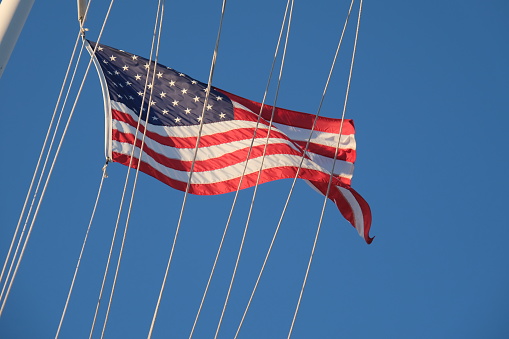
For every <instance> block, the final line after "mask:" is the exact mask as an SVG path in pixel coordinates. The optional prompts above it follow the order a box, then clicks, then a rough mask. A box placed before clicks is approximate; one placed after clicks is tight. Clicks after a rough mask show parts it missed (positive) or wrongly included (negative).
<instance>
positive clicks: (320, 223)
mask: <svg viewBox="0 0 509 339" xmlns="http://www.w3.org/2000/svg"><path fill="white" fill-rule="evenodd" d="M361 14H362V0H360V2H359V14H358V16H357V27H356V29H355V40H354V45H353V51H352V59H351V62H350V71H349V74H348V83H347V87H346V94H345V100H344V103H343V112H342V114H341V124H340V127H339V133H338V134H339V138H338V143H337V145H336V151H335V153H334V162H333V165H332V170H331V174H330V177H329V183H328V185H327V192H326V194H325V198H324V201H323V206H322V211H321V213H320V220H319V222H318V227H317V230H316V234H315V239H314V241H313V248H312V250H311V254H310V256H309V261H308V265H307V268H306V274H305V275H304V281H303V282H302V287H301V290H300V294H299V300H298V302H297V306H296V307H295V312H294V314H293V319H292V324H291V326H290V330H289V332H288V337H287V338H288V339H289V338H290V337H291V335H292V332H293V327H294V324H295V319H296V318H297V313H298V312H299V308H300V303H301V300H302V295H303V294H304V288H305V287H306V283H307V279H308V276H309V271H310V268H311V263H312V261H313V256H314V253H315V249H316V244H317V242H318V236H319V234H320V229H321V226H322V221H323V216H324V214H325V207H326V205H327V200H328V196H329V192H330V189H331V186H332V177H333V175H334V167H335V165H336V159H337V155H338V150H339V146H340V142H341V135H342V133H343V122H344V119H345V113H346V106H347V103H348V96H349V93H350V84H351V80H352V73H353V66H354V62H355V53H356V51H357V40H358V37H359V26H360V23H361Z"/></svg>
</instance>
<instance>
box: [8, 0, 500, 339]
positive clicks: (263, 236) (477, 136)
mask: <svg viewBox="0 0 509 339" xmlns="http://www.w3.org/2000/svg"><path fill="white" fill-rule="evenodd" d="M137 4H138V5H139V3H137ZM137 4H135V3H132V4H126V3H121V2H118V3H116V4H114V6H113V9H112V14H111V18H110V20H109V21H108V24H107V25H106V30H105V33H104V35H103V38H102V40H101V41H102V43H104V44H107V45H111V46H113V47H116V48H119V49H123V50H126V51H129V52H132V53H136V54H140V55H143V56H148V53H149V48H150V39H151V34H152V30H153V22H154V17H155V10H156V4H155V3H151V4H144V7H143V8H137V7H135V5H137ZM74 6H75V4H74V3H73V2H71V3H65V4H57V3H56V2H43V1H39V2H36V3H35V5H34V7H33V10H32V12H31V14H30V16H29V18H28V21H27V23H26V25H25V28H24V30H23V32H22V34H21V36H20V39H19V41H18V44H17V46H16V49H15V50H14V52H13V54H12V56H11V60H10V62H9V64H8V65H7V68H6V70H5V72H4V74H3V76H2V78H0V101H1V109H0V111H1V113H2V118H3V126H4V127H3V129H2V131H3V132H2V133H1V134H0V135H1V137H0V138H1V139H0V145H1V146H0V147H1V151H2V154H3V159H4V160H3V162H2V163H3V166H1V168H0V178H1V179H0V180H1V186H2V189H1V190H0V199H1V204H0V206H1V207H0V211H1V213H0V225H1V226H0V258H2V261H3V259H4V258H5V256H6V254H7V250H8V247H9V243H10V240H11V237H12V235H13V233H14V229H15V226H16V223H17V220H18V217H19V212H20V211H21V208H22V205H23V201H24V198H25V194H26V191H27V188H28V185H29V183H30V179H31V176H32V173H33V169H34V167H35V164H36V161H37V157H38V154H39V150H40V148H41V145H42V142H43V140H44V136H45V133H46V129H47V126H48V123H49V121H50V117H51V114H52V112H53V108H54V104H55V102H56V98H57V95H58V91H59V89H60V85H61V81H62V79H63V75H64V73H65V69H66V67H67V62H68V60H69V57H70V54H71V51H72V47H73V44H74V41H75V38H76V36H77V33H78V23H77V20H76V10H75V7H74ZM220 6H221V3H220V2H219V1H214V2H212V1H196V2H190V1H189V2H181V3H176V2H172V1H168V2H167V3H166V13H165V22H164V28H163V39H162V47H161V51H160V57H159V58H160V59H159V60H160V62H161V63H163V64H165V65H167V66H170V67H173V68H175V69H177V70H180V71H183V72H186V73H187V74H189V75H191V76H193V77H195V78H197V79H200V80H202V81H206V80H207V76H208V69H209V67H210V60H211V55H212V50H213V47H214V42H215V36H216V31H217V26H218V20H219V13H220ZM284 6H285V2H282V1H279V2H274V1H268V0H261V1H257V2H251V3H249V4H247V3H245V2H235V1H231V2H229V3H228V5H227V11H226V17H225V22H224V27H223V35H222V40H221V45H220V49H219V57H218V62H217V68H216V73H215V76H214V81H213V83H214V85H215V86H217V87H219V88H222V89H224V90H226V91H230V92H233V93H235V94H238V95H241V96H244V97H247V98H250V99H252V100H258V101H261V99H262V96H263V91H264V88H265V84H266V81H267V76H268V72H269V69H270V64H271V62H272V56H273V53H274V47H275V43H276V39H277V35H278V31H279V25H280V23H281V20H282V16H283V11H284ZM347 7H348V3H347V2H346V1H330V0H329V1H313V2H311V1H308V2H296V4H295V11H294V21H293V23H292V31H291V35H290V41H289V47H288V55H287V60H286V64H285V70H284V75H283V79H282V83H281V92H280V95H279V99H278V103H277V104H278V106H281V107H285V108H289V109H293V110H298V111H304V112H310V113H314V112H315V111H316V109H317V107H318V103H319V100H320V96H321V93H322V91H323V86H324V83H325V79H326V76H327V73H328V69H329V66H330V63H331V60H332V56H333V53H334V50H335V48H336V43H337V40H338V38H339V34H340V31H341V27H342V25H343V20H344V17H345V15H346V10H347ZM105 10H106V5H105V4H99V3H94V2H92V9H91V13H90V19H89V21H88V22H87V24H86V27H88V28H89V31H88V33H87V37H88V38H89V39H91V40H96V39H97V35H98V32H99V29H100V24H101V22H102V18H103V17H104V13H105ZM508 13H509V5H508V4H507V3H506V2H505V1H500V0H497V1H495V0H489V1H475V0H467V1H458V0H453V1H448V2H443V1H421V2H409V1H401V0H399V1H398V0H393V1H383V2H381V1H365V2H364V8H363V14H362V22H361V28H360V37H359V43H358V51H357V57H356V63H355V68H354V74H353V81H352V88H351V92H350V99H349V103H348V109H347V118H352V119H354V120H355V124H356V130H357V134H356V137H357V162H356V169H355V174H354V179H353V187H354V188H355V189H356V190H357V191H359V192H360V193H361V194H362V195H363V196H364V197H365V199H366V200H367V201H368V202H369V203H370V205H371V208H372V211H373V226H372V231H371V235H374V236H376V238H375V240H374V241H373V243H372V244H371V245H366V244H365V243H364V241H363V240H362V238H360V237H359V236H358V235H357V234H356V232H355V230H354V229H352V227H351V226H350V225H349V224H347V222H346V221H345V220H343V218H342V217H341V215H340V214H339V212H338V211H337V210H336V208H335V206H333V205H332V204H329V205H328V207H327V209H326V212H325V218H324V223H323V226H322V230H321V233H320V237H319V240H318V245H317V249H316V253H315V257H314V261H313V265H312V267H311V272H310V276H309V280H308V284H307V286H306V290H305V293H304V296H303V300H302V304H301V308H300V311H299V314H298V317H297V320H296V323H295V328H294V331H293V335H292V338H480V337H482V338H494V339H495V338H507V337H509V323H507V314H509V290H508V288H507V286H509V268H508V265H507V264H506V259H507V258H508V251H507V246H506V240H505V233H506V228H507V226H509V223H508V221H507V216H506V214H507V212H506V205H507V203H508V199H507V194H506V192H507V190H508V189H509V179H508V177H507V173H508V170H509V166H508V165H509V161H508V160H507V155H508V153H507V149H506V147H507V140H506V135H507V132H506V129H507V127H506V126H507V125H508V123H509V118H508V113H509V112H508V108H507V107H508V104H509V95H508V94H509V92H508V90H509V66H508V64H507V60H508V56H509V47H508V44H507V35H508V33H509V23H508V22H507V14H508ZM353 24H354V21H352V23H351V26H350V27H349V31H348V38H347V40H346V42H345V43H346V44H348V45H349V46H351V42H352V37H353V32H354V29H353V28H354V25H353ZM349 57H350V49H349V48H346V49H345V50H344V51H343V53H342V54H341V55H340V60H339V66H338V68H337V71H336V72H335V77H334V79H333V81H332V84H331V87H330V89H329V92H328V96H327V98H326V101H325V104H324V107H323V109H322V114H323V115H325V116H329V117H339V116H340V113H341V109H342V105H343V98H344V93H345V83H346V74H347V70H348V63H349ZM84 60H85V62H84V64H83V65H86V62H88V56H84ZM81 70H83V68H81ZM273 92H274V91H272V94H271V95H272V97H271V98H273ZM67 112H68V110H67ZM103 114H104V113H103V107H102V96H101V92H100V85H99V80H98V78H97V75H96V73H95V70H92V72H91V73H90V74H89V76H88V79H87V81H86V83H85V87H84V91H83V93H82V96H81V98H80V101H79V102H78V105H77V109H76V113H75V116H74V118H73V120H72V122H71V125H70V128H69V132H68V135H67V137H66V140H65V143H64V145H63V147H62V150H61V154H60V157H59V160H58V163H57V165H56V167H55V170H54V173H53V177H52V179H51V182H50V185H49V188H48V190H47V193H46V197H45V200H44V203H43V204H42V207H41V210H40V213H39V216H38V219H37V221H36V223H35V226H34V230H33V232H32V236H31V239H30V242H29V244H28V247H27V250H26V252H25V256H24V259H23V262H22V263H21V266H20V269H19V273H18V275H17V277H16V281H15V283H14V286H13V289H12V292H11V295H10V298H9V300H8V302H7V305H6V308H5V311H4V314H3V315H2V318H0V337H1V338H6V339H10V338H20V339H25V338H49V337H54V335H55V332H56V328H57V326H58V321H59V318H60V315H61V312H62V308H63V305H64V303H65V298H66V295H67V290H68V288H69V285H70V281H71V279H72V274H73V271H74V267H75V265H76V261H77V258H78V255H79V251H80V247H81V243H82V241H83V237H84V235H85V232H86V227H87V223H88V218H89V216H90V213H91V210H92V207H93V202H94V199H95V195H96V193H97V189H98V186H99V180H100V176H101V167H102V166H103V163H104V155H103V134H104V126H103V124H104V118H103V116H104V115H103ZM125 172H126V168H125V167H124V166H121V165H119V164H114V163H113V164H110V166H109V167H108V174H109V178H108V179H106V181H105V187H104V190H103V193H102V197H101V202H100V205H99V208H98V211H97V215H96V219H95V222H94V224H93V227H92V230H91V233H90V237H89V243H88V245H87V248H86V250H85V254H84V258H83V261H82V266H81V270H80V273H79V275H78V279H77V282H76V286H75V291H74V294H73V297H72V299H71V302H70V306H69V310H68V313H67V316H66V320H65V322H64V324H63V328H62V332H61V338H87V337H88V333H89V330H90V326H91V322H92V317H93V314H94V309H95V305H96V302H97V297H98V292H99V288H100V283H101V277H102V274H103V270H104V265H105V262H106V258H107V255H108V249H109V244H110V241H111V236H112V232H113V227H114V224H115V218H116V214H117V210H118V205H119V201H120V194H121V189H122V185H123V182H124V177H125ZM290 185H291V181H290V180H281V181H278V182H272V183H267V184H263V185H262V186H260V189H259V193H258V196H257V200H256V202H255V210H254V215H253V219H252V222H251V225H250V228H249V230H248V234H247V240H246V244H245V252H244V254H243V256H242V258H241V262H240V267H239V271H238V276H237V278H236V282H235V285H234V287H233V290H232V295H231V300H230V303H229V304H228V308H227V311H226V314H225V318H224V322H223V325H222V327H221V332H220V336H219V337H220V338H230V337H232V336H233V334H234V333H235V330H236V328H237V325H238V323H239V320H240V317H241V314H242V311H243V309H244V306H245V304H246V302H247V298H248V296H249V293H250V291H251V288H252V286H253V284H254V281H255V279H256V275H257V274H258V270H259V267H260V265H261V263H262V260H263V257H264V255H265V251H266V249H267V247H268V244H269V242H270V238H271V236H272V233H273V231H274V228H275V226H276V224H277V220H278V218H279V215H280V213H281V210H282V207H283V204H284V201H285V199H286V196H287V194H288V190H289V188H290ZM251 194H252V190H245V191H243V192H242V194H241V195H240V198H239V199H240V202H239V204H238V206H237V208H236V210H235V214H234V217H233V223H232V226H231V230H230V231H229V233H228V236H227V239H226V243H225V248H224V252H223V254H222V256H221V258H220V262H219V265H218V269H217V273H216V276H215V278H214V280H213V282H212V285H211V290H210V292H209V295H208V297H207V299H206V302H205V306H204V308H203V311H202V314H201V317H200V321H199V322H198V326H197V329H196V332H195V338H211V337H213V334H214V332H215V328H216V326H217V322H218V319H219V315H220V312H221V307H222V304H223V301H224V297H225V294H226V290H227V288H228V282H229V279H230V275H231V272H232V269H233V265H234V261H235V256H236V252H237V248H238V246H239V242H240V238H241V235H242V229H243V226H244V223H245V220H246V215H247V210H248V206H249V202H250V200H251ZM182 197H183V193H182V192H179V191H176V190H173V189H171V188H169V187H167V186H165V185H164V184H161V183H159V182H157V181H156V180H155V179H153V178H151V177H148V176H146V175H141V176H140V181H139V185H138V188H137V191H136V198H135V205H134V208H133V213H132V219H131V223H130V226H129V231H128V234H127V240H126V247H125V252H124V258H123V261H122V266H121V269H120V273H119V281H118V285H117V289H116V292H115V296H114V299H113V304H112V309H111V314H110V319H109V322H108V327H107V331H106V337H108V338H141V337H144V336H145V337H146V335H147V333H148V328H149V325H150V320H151V317H152V313H153V310H154V307H155V302H156V299H157V294H158V291H159V287H160V284H161V281H162V276H163V274H164V268H165V265H166V260H167V257H168V255H169V251H170V245H171V240H172V238H173V234H174V230H175V226H176V223H177V219H178V213H179V210H180V206H181V202H182ZM232 199H233V194H226V195H221V196H211V197H198V196H191V197H189V200H188V203H187V205H186V212H185V214H184V218H183V222H182V229H181V233H180V236H179V240H178V242H177V248H176V252H175V257H174V262H173V263H172V269H171V271H170V277H169V282H168V284H167V286H166V291H165V294H164V296H163V301H162V305H161V309H160V313H159V316H158V321H157V323H156V326H155V330H154V336H153V338H163V337H164V338H166V337H173V338H187V336H188V334H189V332H190V330H191V326H192V323H193V320H194V316H195V314H196V311H197V308H198V305H199V301H200V298H201V295H202V292H203V289H204V287H205V283H206V280H207V277H208V274H209V271H210V268H211V265H212V262H213V257H214V255H215V251H216V249H217V246H218V243H219V240H220V238H221V234H222V232H223V228H224V225H225V222H226V218H227V216H228V212H229V208H230V206H231V203H232ZM322 201H323V200H322V198H321V196H319V195H318V194H316V193H315V192H314V191H313V190H312V189H311V188H309V187H308V186H307V185H306V184H305V183H303V182H300V183H298V185H297V187H296V191H295V193H294V195H293V196H292V200H291V203H290V206H289V210H288V212H287V215H286V217H285V220H284V222H283V225H282V229H281V232H280V234H279V236H278V239H277V240H276V245H275V249H274V252H273V255H272V256H271V259H270V260H269V264H268V267H267V270H266V272H265V273H264V276H263V278H262V282H261V285H260V287H259V290H258V292H257V294H256V296H255V299H254V301H253V304H252V308H251V309H250V311H249V313H248V316H247V318H246V321H245V324H244V327H243V328H242V331H241V332H240V336H239V338H281V337H285V336H286V335H287V333H288V330H289V327H290V323H291V319H292V315H293V311H294V309H295V305H296V303H297V298H298V294H299V291H300V286H301V282H302V279H303V276H304V272H305V268H306V265H307V260H308V257H309V253H310V250H311V246H312V242H313V237H314V234H315V231H316V227H317V223H318V218H319V215H320V209H321V204H322ZM108 282H111V277H110V278H109V280H108ZM104 311H105V309H104V307H103V308H101V311H100V313H99V316H100V317H99V319H103V318H104ZM101 317H102V318H101ZM101 322H102V320H99V325H101ZM99 334H100V333H95V335H96V336H97V337H99V336H98V335H99ZM96 336H94V337H96Z"/></svg>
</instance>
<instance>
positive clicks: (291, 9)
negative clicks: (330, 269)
mask: <svg viewBox="0 0 509 339" xmlns="http://www.w3.org/2000/svg"><path fill="white" fill-rule="evenodd" d="M293 5H294V0H291V1H290V14H289V18H288V26H287V30H286V37H285V42H284V45H283V55H282V57H281V65H280V68H279V76H278V80H277V86H276V91H275V95H274V103H273V106H272V107H273V108H272V113H271V117H270V121H269V126H268V132H267V137H266V139H265V145H264V148H263V153H262V160H261V164H260V169H259V170H258V174H257V178H256V184H255V186H254V191H253V195H252V198H251V204H250V206H249V212H248V215H247V220H246V224H245V226H244V232H243V234H242V240H241V243H240V247H239V250H238V252H237V259H236V261H235V267H234V269H233V273H232V276H231V279H230V284H229V286H228V292H227V294H226V298H225V301H224V304H223V309H222V310H221V317H220V319H219V322H218V324H217V328H216V333H215V335H214V339H216V338H217V336H218V335H219V330H220V328H221V324H222V321H223V317H224V313H225V311H226V307H227V305H228V301H229V298H230V293H231V290H232V287H233V282H234V280H235V277H236V274H237V268H238V265H239V262H240V257H241V255H242V251H243V248H244V242H245V238H246V234H247V230H248V228H249V224H250V221H251V215H252V212H253V207H254V202H255V199H256V194H257V192H258V185H259V182H260V177H261V173H262V171H263V164H264V160H265V155H266V151H267V145H268V143H269V139H270V133H271V131H272V124H273V119H274V113H275V110H276V105H277V100H278V96H279V89H280V87H281V78H282V76H283V69H284V65H285V60H286V50H287V47H288V40H289V37H290V29H291V23H292V15H293ZM260 115H261V111H260Z"/></svg>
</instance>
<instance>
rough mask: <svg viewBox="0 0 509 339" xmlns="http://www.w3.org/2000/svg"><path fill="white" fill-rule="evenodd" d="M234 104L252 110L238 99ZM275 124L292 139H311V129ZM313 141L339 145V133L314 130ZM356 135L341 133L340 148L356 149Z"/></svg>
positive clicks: (321, 143)
mask: <svg viewBox="0 0 509 339" xmlns="http://www.w3.org/2000/svg"><path fill="white" fill-rule="evenodd" d="M232 102H233V106H234V107H235V108H239V109H243V110H245V111H248V112H252V111H251V110H250V109H248V108H247V107H246V106H244V105H242V104H239V103H238V102H236V101H232ZM253 114H254V113H253ZM273 126H274V127H276V128H277V129H278V130H279V131H281V132H283V133H285V134H286V135H287V136H288V137H289V138H290V139H292V140H298V141H307V140H308V139H309V134H310V133H309V132H310V131H311V130H310V129H307V128H300V127H295V126H288V125H283V124H278V123H273ZM311 142H312V143H315V144H320V145H325V146H330V147H334V148H335V147H337V145H338V134H337V133H328V132H320V131H313V134H312V136H311ZM355 147H356V144H355V136H354V135H353V134H343V135H341V143H340V146H339V148H347V149H355Z"/></svg>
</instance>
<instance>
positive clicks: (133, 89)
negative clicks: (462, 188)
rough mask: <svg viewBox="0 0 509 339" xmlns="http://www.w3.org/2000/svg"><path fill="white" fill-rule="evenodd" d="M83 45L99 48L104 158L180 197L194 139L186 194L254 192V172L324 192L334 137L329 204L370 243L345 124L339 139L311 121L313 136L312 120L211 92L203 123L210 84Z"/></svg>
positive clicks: (323, 121)
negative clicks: (178, 192) (251, 189)
mask: <svg viewBox="0 0 509 339" xmlns="http://www.w3.org/2000/svg"><path fill="white" fill-rule="evenodd" d="M88 43H89V46H88V49H89V51H90V52H91V54H93V50H94V49H96V52H95V56H94V57H93V59H94V63H95V66H96V68H97V70H98V73H99V78H100V80H101V85H102V89H103V95H104V106H105V112H106V156H107V158H108V159H109V160H110V161H114V162H118V163H121V164H124V165H126V166H129V165H130V166H131V167H133V168H137V166H138V162H139V166H140V170H141V171H142V172H144V173H146V174H148V175H151V176H153V177H154V178H156V179H158V180H160V181H162V182H164V183H165V184H167V185H169V186H171V187H173V188H175V189H178V190H181V191H185V190H186V186H187V183H188V180H189V176H190V173H191V167H192V163H193V159H194V157H195V147H196V142H197V140H198V136H199V135H200V139H199V145H198V150H197V153H196V158H195V163H194V168H193V169H192V176H191V183H190V187H189V193H192V194H199V195H212V194H222V193H227V192H233V191H236V190H237V188H238V185H239V182H241V186H240V189H244V188H247V187H252V186H254V185H256V180H257V177H258V173H259V172H260V180H259V183H265V182H268V181H273V180H278V179H285V178H294V177H295V175H297V174H298V177H299V178H301V179H304V180H306V181H307V182H308V184H310V185H311V186H312V187H313V188H315V189H316V190H317V191H319V192H320V193H322V194H323V195H325V194H326V193H327V187H328V183H329V180H330V176H331V171H332V169H333V163H334V155H335V153H336V147H337V145H338V138H340V142H339V149H338V151H337V158H336V165H335V166H334V174H333V177H332V186H331V188H330V192H329V196H328V197H329V199H330V200H332V201H333V202H334V203H335V204H336V206H337V207H338V209H339V210H340V212H341V213H342V215H343V216H344V217H345V218H346V219H347V220H348V221H349V222H350V223H351V224H352V225H353V226H354V227H355V228H356V229H357V232H358V233H359V235H360V236H362V237H363V238H364V239H365V241H366V242H367V243H368V244H369V243H371V241H372V240H373V239H372V238H370V236H369V229H370V226H371V211H370V208H369V205H368V204H367V202H366V201H365V200H364V199H363V198H362V197H361V196H360V195H359V194H358V193H357V192H356V191H355V190H354V189H352V188H351V187H350V184H351V179H352V174H353V169H354V162H355V157H356V151H355V137H354V134H355V129H354V125H353V121H352V120H347V119H345V120H344V121H343V126H342V130H341V135H339V131H340V128H341V120H340V119H332V118H325V117H318V118H317V121H316V125H315V128H314V130H313V131H312V127H313V123H314V121H315V119H316V118H315V116H314V115H311V114H307V113H301V112H295V111H290V110H286V109H282V108H277V107H276V108H273V107H271V106H269V105H264V106H263V107H262V105H261V104H260V103H258V102H254V101H251V100H248V99H244V98H241V97H238V96H236V95H234V94H231V93H228V92H226V91H223V90H221V89H218V88H215V87H212V88H211V89H210V94H209V99H208V102H207V104H206V107H205V110H204V114H203V117H202V112H203V105H204V103H205V98H206V94H207V84H205V83H202V82H200V81H197V80H195V79H193V78H191V77H190V76H188V75H187V74H184V73H181V72H178V71H176V70H174V69H172V68H169V67H166V66H163V65H161V64H156V65H155V67H154V62H150V61H149V60H147V59H145V58H142V57H140V56H137V55H133V54H130V53H127V52H124V51H120V50H117V49H114V48H111V47H108V46H106V45H101V44H97V45H96V43H94V42H91V41H89V42H88ZM96 47H97V48H96ZM149 69H150V74H149V75H148V80H147V74H148V70H149ZM154 72H155V73H154ZM145 86H146V87H145ZM259 115H261V117H260V119H258V116H259ZM272 115H273V119H272V121H273V123H272V126H271V124H270V120H271V117H272ZM140 119H141V120H140ZM202 119H203V124H202V130H201V133H200V123H201V120H202ZM258 120H259V122H258ZM138 121H139V123H138ZM137 127H138V128H139V131H138V133H137V132H136V130H137ZM143 134H146V136H145V139H144V142H143ZM310 134H311V138H310ZM135 139H136V140H135ZM308 139H310V143H309V145H308V149H307V150H305V147H306V143H307V141H308ZM133 145H134V146H133ZM251 145H252V148H251ZM133 147H134V149H133ZM250 148H251V151H249V150H250ZM264 148H266V150H265V156H263V153H264ZM248 155H249V159H247V157H248ZM131 156H132V157H133V159H132V160H131ZM303 157H304V158H303ZM246 161H247V167H246ZM301 163H302V165H301ZM299 165H301V166H300V167H301V168H300V170H299Z"/></svg>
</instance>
